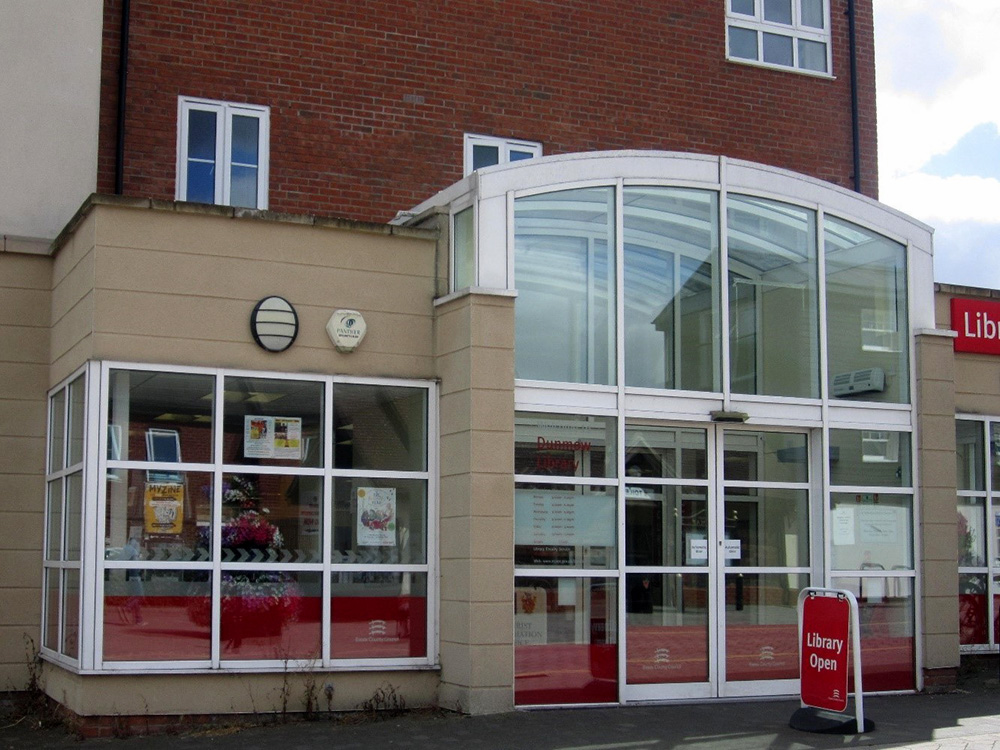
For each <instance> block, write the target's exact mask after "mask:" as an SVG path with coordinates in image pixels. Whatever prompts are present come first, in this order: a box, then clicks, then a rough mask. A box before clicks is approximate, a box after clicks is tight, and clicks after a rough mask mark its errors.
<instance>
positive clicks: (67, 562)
mask: <svg viewBox="0 0 1000 750" xmlns="http://www.w3.org/2000/svg"><path fill="white" fill-rule="evenodd" d="M87 387H88V381H87V376H86V373H85V372H84V373H79V374H76V375H74V376H73V377H71V378H70V380H69V381H68V382H66V383H64V384H63V385H61V386H60V387H58V388H57V389H56V390H55V391H53V392H52V393H51V394H50V396H49V415H48V428H49V429H48V438H47V445H46V450H45V454H46V456H47V469H46V478H45V513H46V519H45V526H44V529H45V538H44V540H43V543H42V549H43V560H44V562H43V578H44V584H43V586H44V594H43V624H42V647H43V649H47V650H48V651H49V652H51V653H53V654H56V655H57V658H61V659H66V660H70V662H71V663H75V662H76V661H77V660H78V659H79V658H80V643H81V630H80V602H81V593H80V584H81V578H80V570H81V565H82V544H83V509H84V506H83V503H84V498H83V488H84V468H85V467H84V464H83V461H84V457H85V456H86V424H85V420H84V418H83V416H84V414H85V405H86V398H87Z"/></svg>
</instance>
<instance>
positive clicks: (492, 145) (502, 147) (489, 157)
mask: <svg viewBox="0 0 1000 750" xmlns="http://www.w3.org/2000/svg"><path fill="white" fill-rule="evenodd" d="M541 155H542V144H541V143H535V142H534V141H519V140H515V139H511V138H495V137H493V136H491V135H472V134H471V133H466V134H465V167H464V170H463V174H472V173H473V172H475V171H476V170H477V169H482V168H483V167H492V166H493V165H494V164H508V163H510V162H512V161H521V160H522V159H533V158H535V157H536V156H541Z"/></svg>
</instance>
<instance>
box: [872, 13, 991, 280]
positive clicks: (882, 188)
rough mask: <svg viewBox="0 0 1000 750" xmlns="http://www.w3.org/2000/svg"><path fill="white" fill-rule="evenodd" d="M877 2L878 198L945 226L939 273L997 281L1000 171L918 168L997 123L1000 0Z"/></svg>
mask: <svg viewBox="0 0 1000 750" xmlns="http://www.w3.org/2000/svg"><path fill="white" fill-rule="evenodd" d="M874 7H875V43H876V47H875V52H876V77H877V86H878V125H879V176H880V179H879V192H880V198H881V199H882V201H884V202H885V203H888V204H889V205H891V206H894V207H895V208H898V209H900V210H902V211H904V212H906V213H908V214H911V215H912V216H914V217H915V218H917V219H920V220H921V221H924V222H926V223H928V224H930V225H931V226H936V227H937V228H938V232H937V234H936V237H935V255H936V259H935V269H936V272H935V277H936V278H938V279H939V280H941V281H949V282H951V283H963V284H973V285H977V286H984V285H989V284H992V285H995V286H1000V180H996V179H986V178H982V177H970V176H952V177H937V176H932V175H929V174H926V173H923V172H921V171H920V170H921V168H922V167H924V166H925V165H926V164H927V162H928V161H929V160H930V159H931V158H932V157H934V156H936V155H940V154H946V153H947V152H949V151H950V150H951V149H952V148H954V146H955V144H956V143H958V141H959V140H960V139H961V138H962V137H963V136H964V135H965V134H967V133H969V131H971V130H973V129H974V128H975V127H976V126H979V125H982V124H984V123H995V124H997V125H1000V96H998V95H997V85H998V84H997V82H998V81H1000V54H997V46H998V44H1000V3H997V2H996V1H995V0H874ZM987 246H988V249H989V251H990V259H986V258H984V251H985V250H986V249H987ZM993 257H997V258H998V260H997V262H996V263H992V262H991V260H992V258H993ZM987 279H989V280H988V281H987Z"/></svg>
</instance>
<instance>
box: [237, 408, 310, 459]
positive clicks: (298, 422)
mask: <svg viewBox="0 0 1000 750" xmlns="http://www.w3.org/2000/svg"><path fill="white" fill-rule="evenodd" d="M243 457H244V458H291V459H295V460H300V459H301V458H302V419H301V418H299V417H264V416H259V415H252V414H248V415H246V416H245V417H244V418H243Z"/></svg>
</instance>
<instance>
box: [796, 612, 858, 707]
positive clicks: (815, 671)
mask: <svg viewBox="0 0 1000 750" xmlns="http://www.w3.org/2000/svg"><path fill="white" fill-rule="evenodd" d="M850 633H851V604H850V602H848V601H847V599H846V598H844V597H838V596H807V597H806V598H805V599H804V601H803V602H802V644H801V649H800V650H801V654H802V657H801V664H800V668H799V674H800V676H801V680H802V685H801V691H802V702H803V703H804V704H805V705H807V706H813V707H814V708H825V709H829V710H830V711H844V710H845V709H846V708H847V665H848V660H847V657H848V654H849V652H850Z"/></svg>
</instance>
